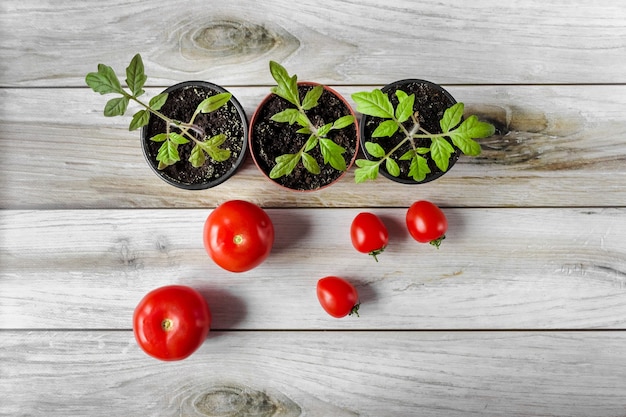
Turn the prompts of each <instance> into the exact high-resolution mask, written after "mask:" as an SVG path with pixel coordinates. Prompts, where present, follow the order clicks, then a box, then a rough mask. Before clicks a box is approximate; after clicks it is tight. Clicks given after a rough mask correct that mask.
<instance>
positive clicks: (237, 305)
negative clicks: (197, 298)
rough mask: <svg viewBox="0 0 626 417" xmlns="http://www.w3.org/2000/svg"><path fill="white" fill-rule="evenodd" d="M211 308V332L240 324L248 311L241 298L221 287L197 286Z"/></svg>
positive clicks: (228, 328)
mask: <svg viewBox="0 0 626 417" xmlns="http://www.w3.org/2000/svg"><path fill="white" fill-rule="evenodd" d="M197 289H198V291H199V292H200V294H202V296H203V297H204V299H205V300H206V302H207V303H208V304H209V309H210V310H211V332H209V337H211V333H212V332H213V331H220V330H231V329H235V328H237V326H238V325H239V324H241V323H242V322H243V321H244V320H245V318H246V315H247V313H248V310H247V308H246V305H245V304H244V302H243V300H242V299H241V298H239V297H237V296H235V295H233V294H231V293H230V292H228V291H226V290H223V289H216V288H210V287H204V288H203V287H199V288H197Z"/></svg>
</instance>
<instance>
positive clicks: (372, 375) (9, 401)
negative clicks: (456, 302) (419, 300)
mask: <svg viewBox="0 0 626 417" xmlns="http://www.w3.org/2000/svg"><path fill="white" fill-rule="evenodd" d="M0 335H2V338H1V340H0V371H1V372H2V378H0V391H1V392H2V393H3V400H2V402H1V403H0V415H2V416H7V417H8V416H16V415H28V416H46V417H54V416H59V417H61V416H62V417H65V416H68V415H72V416H90V417H97V416H111V415H115V416H117V415H124V416H129V417H134V416H137V417H139V416H142V417H148V416H160V417H162V416H172V417H173V416H212V417H216V416H229V417H235V416H244V415H254V416H262V417H269V416H274V417H296V416H300V415H307V416H319V417H322V416H331V415H332V416H337V417H344V416H363V417H366V416H372V417H373V416H413V415H425V416H433V417H437V416H441V417H444V416H445V417H455V416H459V417H466V416H474V415H475V416H503V415H507V416H520V417H521V416H546V415H550V416H572V417H575V416H585V417H590V416H591V417H593V416H602V417H609V416H618V415H623V411H624V405H625V404H626V392H625V391H624V389H623V385H622V382H623V381H624V380H625V379H626V364H625V363H624V361H623V358H624V356H626V334H625V333H624V332H549V333H545V332H455V333H446V332H443V333H442V332H331V333H327V332H214V333H210V334H209V338H208V339H207V340H206V342H205V343H204V345H203V346H202V347H201V348H200V350H198V351H197V352H196V353H195V354H193V355H192V356H191V357H190V358H188V359H186V360H185V361H182V362H175V363H164V362H159V361H157V360H154V359H152V358H149V357H148V356H147V355H145V354H144V353H143V352H141V351H140V350H139V348H138V347H137V346H136V344H135V342H134V340H133V336H132V333H131V332H129V331H124V332H106V331H82V332H12V331H2V332H0Z"/></svg>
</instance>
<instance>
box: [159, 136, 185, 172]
mask: <svg viewBox="0 0 626 417" xmlns="http://www.w3.org/2000/svg"><path fill="white" fill-rule="evenodd" d="M156 160H157V161H159V162H161V163H162V164H163V165H166V166H168V165H173V164H175V163H176V162H178V161H180V156H179V154H178V145H177V144H175V143H174V142H172V141H169V140H166V141H165V142H163V144H162V145H161V147H160V148H159V151H158V152H157V156H156Z"/></svg>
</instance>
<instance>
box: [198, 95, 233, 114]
mask: <svg viewBox="0 0 626 417" xmlns="http://www.w3.org/2000/svg"><path fill="white" fill-rule="evenodd" d="M232 96H233V95H232V94H231V93H219V94H216V95H214V96H211V97H207V98H205V99H204V100H202V102H201V103H200V104H198V107H197V108H196V111H199V112H200V113H211V112H214V111H215V110H217V109H219V108H220V107H222V106H225V105H226V103H228V101H229V100H230V99H231V97H232Z"/></svg>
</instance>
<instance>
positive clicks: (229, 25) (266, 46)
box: [192, 20, 280, 57]
mask: <svg viewBox="0 0 626 417" xmlns="http://www.w3.org/2000/svg"><path fill="white" fill-rule="evenodd" d="M192 41H193V43H194V44H195V45H196V46H198V47H199V48H201V49H203V50H205V51H207V52H209V53H210V54H211V55H212V56H216V57H225V56H232V55H248V54H250V53H254V54H259V55H262V54H265V53H267V52H268V51H270V50H272V49H273V48H274V47H275V46H276V44H277V43H278V42H279V41H280V39H279V37H278V36H276V34H275V33H273V32H271V31H270V30H268V29H267V28H266V27H264V26H260V25H256V24H254V23H251V22H246V21H234V20H216V21H212V22H209V24H208V25H206V26H204V27H203V28H201V29H199V30H198V31H196V32H195V33H193V35H192Z"/></svg>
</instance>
